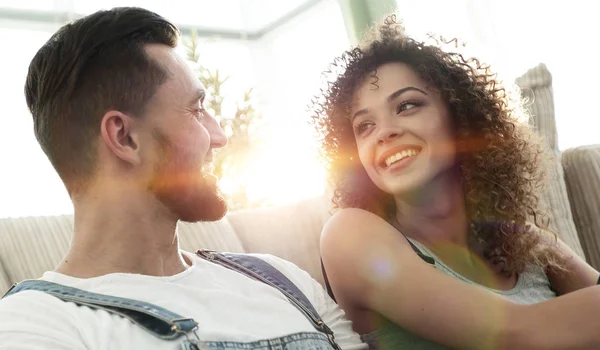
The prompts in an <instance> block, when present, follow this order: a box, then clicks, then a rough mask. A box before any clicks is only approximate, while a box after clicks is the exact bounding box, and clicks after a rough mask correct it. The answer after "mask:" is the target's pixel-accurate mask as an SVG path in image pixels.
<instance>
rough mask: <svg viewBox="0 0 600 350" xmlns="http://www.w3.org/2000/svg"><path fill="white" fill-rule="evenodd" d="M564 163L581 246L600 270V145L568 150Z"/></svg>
mask: <svg viewBox="0 0 600 350" xmlns="http://www.w3.org/2000/svg"><path fill="white" fill-rule="evenodd" d="M562 163H563V166H564V169H565V180H566V183H567V190H568V191H569V197H570V198H571V209H573V217H574V218H575V225H576V226H577V231H578V233H579V239H580V241H581V246H582V247H583V251H584V253H585V257H586V259H587V261H588V262H589V263H590V264H591V265H592V266H593V267H595V268H596V269H597V270H600V145H593V146H584V147H577V148H573V149H569V150H566V151H565V152H564V153H563V157H562Z"/></svg>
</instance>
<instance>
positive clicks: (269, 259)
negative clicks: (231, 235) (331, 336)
mask: <svg viewBox="0 0 600 350" xmlns="http://www.w3.org/2000/svg"><path fill="white" fill-rule="evenodd" d="M222 253H225V252H222ZM226 254H228V253H226ZM231 254H236V255H247V256H251V257H255V258H258V259H261V260H262V261H264V262H266V263H268V264H269V265H271V266H272V267H274V268H275V269H276V270H277V271H279V272H281V273H282V274H283V275H284V276H285V277H287V279H289V280H290V282H292V283H293V284H294V285H296V287H298V289H300V291H302V293H304V294H305V295H306V297H308V298H309V300H311V301H313V300H314V299H313V298H314V288H315V286H316V285H318V284H319V283H318V282H317V281H316V280H315V279H313V278H312V277H311V275H310V274H309V273H308V272H306V271H304V270H302V269H301V268H300V267H298V266H297V265H296V264H294V263H293V262H291V261H288V260H285V259H282V258H280V257H278V256H275V255H272V254H262V253H231ZM199 259H201V258H199ZM319 286H320V285H319Z"/></svg>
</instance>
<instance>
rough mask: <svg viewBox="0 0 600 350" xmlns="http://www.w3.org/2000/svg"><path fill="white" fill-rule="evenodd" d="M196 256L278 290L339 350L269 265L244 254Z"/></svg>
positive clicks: (320, 322) (203, 252)
mask: <svg viewBox="0 0 600 350" xmlns="http://www.w3.org/2000/svg"><path fill="white" fill-rule="evenodd" d="M196 254H197V255H198V256H200V257H201V258H203V259H206V260H208V261H211V262H213V263H216V264H219V265H221V266H224V267H226V268H229V269H231V270H234V271H237V272H239V273H241V274H244V275H246V276H248V277H250V278H253V279H255V280H257V281H260V282H263V283H265V284H267V285H269V286H271V287H273V288H275V289H277V290H279V291H280V292H281V293H282V294H283V295H285V296H286V297H287V298H288V300H289V301H290V302H291V303H292V305H294V306H295V307H296V308H297V309H298V310H300V311H301V312H302V313H303V314H304V315H305V316H306V318H308V320H309V321H310V322H311V323H312V325H313V326H314V327H315V328H316V329H317V330H318V331H319V332H322V333H324V334H325V335H326V336H327V338H328V339H329V342H330V343H331V345H332V346H333V348H334V349H340V347H339V346H338V345H337V343H336V342H335V337H334V334H333V331H332V330H331V328H329V327H328V326H327V325H326V324H325V322H323V320H322V319H321V316H319V313H318V312H317V310H315V308H314V306H313V305H312V304H311V302H310V301H309V300H308V298H307V297H306V295H304V293H302V291H301V290H300V289H299V288H298V287H297V286H296V285H295V284H294V283H292V281H290V280H289V279H288V278H287V277H286V276H285V275H284V274H283V273H281V272H280V271H279V270H277V269H276V268H275V267H273V266H272V265H271V264H269V263H267V262H266V261H264V260H262V259H260V258H258V257H255V256H252V255H246V254H231V253H218V252H215V251H211V250H203V249H201V250H198V251H196Z"/></svg>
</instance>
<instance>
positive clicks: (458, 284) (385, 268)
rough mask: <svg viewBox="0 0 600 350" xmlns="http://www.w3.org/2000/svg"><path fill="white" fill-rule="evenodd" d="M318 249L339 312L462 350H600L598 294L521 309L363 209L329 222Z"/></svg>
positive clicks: (590, 290)
mask: <svg viewBox="0 0 600 350" xmlns="http://www.w3.org/2000/svg"><path fill="white" fill-rule="evenodd" d="M321 250H322V254H323V263H324V265H325V267H326V269H327V273H328V277H329V280H330V282H331V284H332V288H333V291H334V293H335V295H336V298H337V299H338V301H339V303H340V306H341V307H342V308H344V307H353V308H367V309H370V310H373V311H375V312H377V313H379V314H381V315H383V316H384V317H386V318H388V319H389V320H391V321H392V322H395V323H396V324H398V325H399V326H401V327H402V328H404V329H406V330H408V331H410V332H412V333H414V334H416V335H419V336H421V337H423V338H426V339H429V340H431V341H433V342H437V343H439V344H442V345H445V346H448V347H451V348H458V349H566V348H569V349H591V348H598V347H600V332H599V331H598V330H599V329H600V317H598V315H600V287H594V288H588V289H586V290H582V291H579V292H574V293H571V294H569V295H567V296H564V297H560V298H557V299H554V300H551V301H548V302H544V303H540V304H536V305H531V306H527V305H519V304H516V303H513V302H511V301H509V300H507V299H505V298H504V297H502V296H499V295H497V294H495V293H493V292H490V291H488V290H486V289H484V288H480V287H477V286H474V285H471V284H468V283H465V282H463V281H461V280H458V279H456V278H452V277H450V276H447V275H445V274H443V273H441V272H439V271H437V270H436V269H435V268H433V267H432V266H431V265H429V264H427V263H425V262H423V261H422V260H421V259H420V258H419V257H418V256H417V255H416V254H414V252H413V251H412V249H411V248H410V246H409V244H408V242H407V241H406V239H404V238H403V237H402V236H401V235H400V234H398V232H397V231H396V230H395V229H394V228H393V227H392V226H391V225H389V224H388V223H387V222H385V221H384V220H382V219H381V218H379V217H377V216H375V215H373V214H371V213H369V212H366V211H364V210H360V209H344V210H342V211H340V212H338V213H336V215H334V216H333V217H332V218H331V219H330V220H329V221H328V222H327V224H326V226H325V228H324V230H323V236H322V239H321Z"/></svg>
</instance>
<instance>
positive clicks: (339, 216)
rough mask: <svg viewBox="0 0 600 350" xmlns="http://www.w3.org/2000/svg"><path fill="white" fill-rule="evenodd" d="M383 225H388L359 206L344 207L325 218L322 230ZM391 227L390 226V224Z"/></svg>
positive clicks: (334, 230) (332, 230) (354, 229)
mask: <svg viewBox="0 0 600 350" xmlns="http://www.w3.org/2000/svg"><path fill="white" fill-rule="evenodd" d="M372 225H375V226H376V227H380V226H381V227H385V226H390V225H389V224H388V222H387V221H385V220H384V219H382V218H381V217H380V216H377V215H375V214H373V213H371V212H370V211H367V210H364V209H359V208H344V209H340V210H338V211H337V212H336V213H335V214H333V215H332V216H331V218H329V220H327V222H326V223H325V226H324V228H323V231H324V232H336V231H339V230H340V229H342V230H344V231H346V230H351V231H360V230H361V229H363V228H364V227H365V226H368V227H370V226H372ZM390 227H391V226H390Z"/></svg>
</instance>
